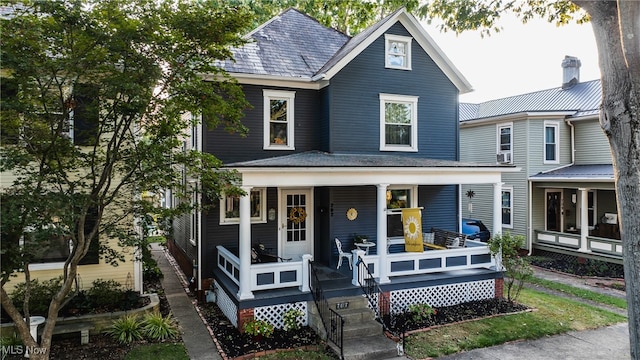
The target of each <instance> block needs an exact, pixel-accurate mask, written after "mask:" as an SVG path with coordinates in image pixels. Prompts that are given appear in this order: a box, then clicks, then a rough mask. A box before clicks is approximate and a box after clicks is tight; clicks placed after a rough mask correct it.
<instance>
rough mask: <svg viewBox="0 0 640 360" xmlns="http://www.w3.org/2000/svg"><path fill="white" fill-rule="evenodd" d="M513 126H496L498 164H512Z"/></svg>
mask: <svg viewBox="0 0 640 360" xmlns="http://www.w3.org/2000/svg"><path fill="white" fill-rule="evenodd" d="M512 132H513V124H511V123H509V124H503V125H498V134H497V137H498V141H497V143H498V149H497V151H498V152H497V154H498V162H499V163H512V162H513V135H512Z"/></svg>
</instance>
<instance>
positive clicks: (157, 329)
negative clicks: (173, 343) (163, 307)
mask: <svg viewBox="0 0 640 360" xmlns="http://www.w3.org/2000/svg"><path fill="white" fill-rule="evenodd" d="M142 331H143V333H144V335H145V337H146V338H147V339H149V340H154V341H162V340H165V339H173V338H175V337H177V336H178V325H177V324H176V322H175V320H174V318H173V317H172V316H171V314H169V315H167V317H163V316H162V314H160V313H159V312H157V311H156V312H152V313H147V314H146V315H145V316H144V322H143V327H142Z"/></svg>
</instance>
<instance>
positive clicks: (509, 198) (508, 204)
mask: <svg viewBox="0 0 640 360" xmlns="http://www.w3.org/2000/svg"><path fill="white" fill-rule="evenodd" d="M502 226H504V227H507V228H513V188H511V187H503V188H502Z"/></svg>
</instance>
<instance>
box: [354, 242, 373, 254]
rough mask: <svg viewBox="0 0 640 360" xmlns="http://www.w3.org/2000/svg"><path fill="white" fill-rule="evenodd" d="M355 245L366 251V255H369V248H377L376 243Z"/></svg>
mask: <svg viewBox="0 0 640 360" xmlns="http://www.w3.org/2000/svg"><path fill="white" fill-rule="evenodd" d="M354 245H355V246H357V247H358V249H360V250H364V254H365V255H369V248H371V247H374V246H376V243H374V242H369V241H367V242H361V243H355V244H354Z"/></svg>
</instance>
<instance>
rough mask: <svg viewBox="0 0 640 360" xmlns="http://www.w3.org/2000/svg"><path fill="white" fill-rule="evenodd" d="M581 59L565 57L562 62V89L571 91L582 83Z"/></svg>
mask: <svg viewBox="0 0 640 360" xmlns="http://www.w3.org/2000/svg"><path fill="white" fill-rule="evenodd" d="M580 65H582V63H581V62H580V59H578V58H577V57H575V56H569V55H565V57H564V60H562V89H571V88H572V87H573V86H574V85H575V84H577V83H579V82H580Z"/></svg>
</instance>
